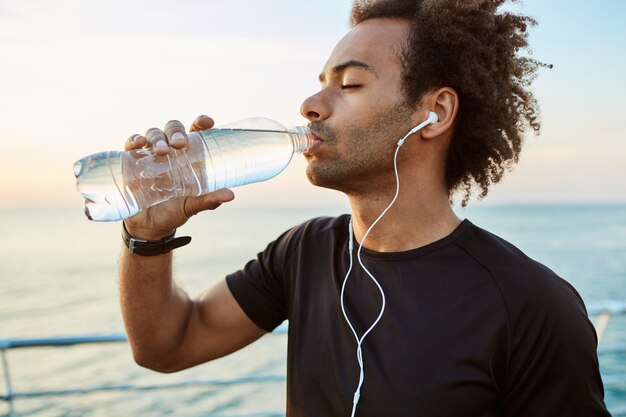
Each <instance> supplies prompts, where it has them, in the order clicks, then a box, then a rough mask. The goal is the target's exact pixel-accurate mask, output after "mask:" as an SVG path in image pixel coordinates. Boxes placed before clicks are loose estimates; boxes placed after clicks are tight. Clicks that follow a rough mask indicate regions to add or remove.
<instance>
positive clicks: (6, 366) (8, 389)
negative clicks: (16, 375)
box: [0, 348, 15, 416]
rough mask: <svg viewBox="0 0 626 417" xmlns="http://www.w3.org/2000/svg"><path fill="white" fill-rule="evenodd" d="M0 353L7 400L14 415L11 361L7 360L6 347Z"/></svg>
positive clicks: (10, 412) (10, 411) (11, 413)
mask: <svg viewBox="0 0 626 417" xmlns="http://www.w3.org/2000/svg"><path fill="white" fill-rule="evenodd" d="M0 355H1V356H2V369H3V370H4V385H5V386H6V394H5V397H6V400H7V403H8V404H9V415H10V416H12V415H14V413H15V409H14V408H13V386H12V385H11V373H10V370H9V361H8V360H7V351H6V349H4V348H2V349H0Z"/></svg>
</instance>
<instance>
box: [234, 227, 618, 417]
mask: <svg viewBox="0 0 626 417" xmlns="http://www.w3.org/2000/svg"><path fill="white" fill-rule="evenodd" d="M348 222H349V216H340V217H337V218H318V219H313V220H311V221H309V222H306V223H304V224H302V225H301V226H298V227H296V228H293V229H291V230H289V231H288V232H286V233H285V234H283V235H282V236H280V237H279V238H278V239H277V240H276V241H275V242H272V243H271V244H270V245H269V246H268V247H267V248H266V250H265V251H264V252H262V253H260V254H259V256H258V259H256V260H253V261H250V262H249V263H248V264H247V265H246V266H245V267H244V269H243V270H241V271H238V272H236V273H234V274H231V275H229V276H228V277H227V283H228V286H229V288H230V290H231V292H232V293H233V295H234V297H235V299H236V300H237V302H238V303H239V304H240V306H241V307H242V309H243V310H244V311H245V312H246V314H247V315H248V316H249V317H250V319H251V320H252V321H254V322H255V323H256V324H257V325H258V326H260V327H262V328H263V329H265V330H267V331H272V330H273V329H274V328H275V327H276V326H278V325H279V324H281V323H282V322H283V321H284V320H289V336H288V337H289V338H288V355H287V356H288V358H287V416H289V417H300V416H310V417H325V416H349V415H350V412H351V409H352V399H353V394H354V391H355V389H356V386H357V383H358V378H359V366H358V363H357V359H356V350H357V349H356V341H355V339H354V335H353V334H352V332H351V330H350V328H349V327H348V324H347V323H346V321H345V320H344V318H343V315H342V312H341V306H340V291H341V285H342V283H343V280H344V278H345V275H346V272H347V270H348V266H349V254H348V239H349V237H348V236H349V235H348ZM355 252H356V244H355ZM361 257H362V259H363V262H364V264H365V265H366V266H367V268H368V269H369V270H370V271H371V272H372V273H373V274H374V276H375V277H376V278H377V280H378V282H379V283H380V285H381V286H382V288H383V290H384V292H385V297H386V308H385V312H384V314H383V316H382V318H381V320H380V322H379V323H378V325H377V326H376V327H375V328H374V330H373V331H372V332H371V333H370V334H369V335H368V336H367V337H366V338H365V342H364V344H363V360H364V368H365V381H364V383H363V387H362V390H361V399H360V402H359V405H358V408H357V412H356V415H357V416H358V417H366V416H371V417H382V416H393V417H400V416H411V417H415V416H419V417H435V416H441V417H452V416H454V417H470V416H471V417H492V416H516V417H543V416H546V417H547V416H550V417H554V416H560V417H569V416H586V417H596V416H609V415H610V414H609V413H608V412H607V411H606V408H605V405H604V400H603V397H604V390H603V386H602V381H601V378H600V374H599V370H598V360H597V354H596V347H597V339H596V335H595V331H594V328H593V326H592V324H591V323H590V322H589V320H588V318H587V313H586V310H585V307H584V304H583V301H582V300H581V298H580V296H579V295H578V293H577V292H576V290H575V289H574V288H573V287H572V286H571V285H570V284H568V283H567V282H566V281H564V280H562V279H561V278H559V277H558V276H557V275H556V274H555V273H554V272H552V271H551V270H550V269H548V268H546V267H545V266H543V265H541V264H539V263H537V262H535V261H533V260H532V259H530V258H528V257H527V256H526V255H524V254H523V253H522V252H521V251H520V250H519V249H517V248H516V247H514V246H513V245H511V244H510V243H508V242H506V241H504V240H503V239H501V238H499V237H497V236H495V235H493V234H491V233H489V232H487V231H485V230H482V229H480V228H478V227H476V226H475V225H473V224H472V223H471V222H469V221H468V220H464V221H463V222H462V223H461V224H460V225H459V227H458V228H457V229H456V230H455V231H454V232H453V233H452V234H450V235H449V236H447V237H445V238H443V239H441V240H438V241H436V242H433V243H431V244H428V245H426V246H423V247H420V248H417V249H414V250H410V251H406V252H399V253H378V252H373V251H370V250H366V249H363V251H362V256H361ZM354 263H355V266H354V268H353V271H352V273H351V275H350V278H349V280H348V285H347V288H346V293H345V304H346V309H347V314H348V316H349V317H350V319H351V321H352V323H353V324H354V325H355V328H356V330H357V333H358V334H359V336H360V335H362V334H363V332H364V331H365V330H367V328H368V327H369V326H370V324H371V323H372V322H373V320H375V318H376V316H377V315H378V312H379V310H380V306H381V302H382V299H381V296H380V293H379V291H378V290H377V288H376V286H375V284H374V283H373V282H372V280H371V279H370V278H369V277H368V276H367V275H366V273H365V272H364V271H363V270H362V268H360V266H359V265H358V262H357V261H356V253H355V254H354Z"/></svg>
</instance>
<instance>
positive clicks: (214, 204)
mask: <svg viewBox="0 0 626 417" xmlns="http://www.w3.org/2000/svg"><path fill="white" fill-rule="evenodd" d="M234 198H235V194H234V193H233V192H232V191H231V190H229V189H228V188H222V189H219V190H217V191H213V192H212V193H208V194H205V195H202V196H199V197H190V198H187V199H185V203H184V204H185V206H184V211H185V216H187V217H191V216H194V215H196V214H198V213H200V212H201V211H205V210H215V209H216V208H218V207H219V206H221V205H222V203H227V202H229V201H232V200H233V199H234Z"/></svg>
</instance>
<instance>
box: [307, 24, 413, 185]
mask: <svg viewBox="0 0 626 417" xmlns="http://www.w3.org/2000/svg"><path fill="white" fill-rule="evenodd" d="M408 26H409V24H408V22H406V21H402V20H396V19H373V20H367V21H365V22H362V23H360V24H359V25H357V26H355V27H354V28H353V29H352V30H351V31H350V32H349V33H348V34H347V35H346V36H345V37H344V38H343V39H342V40H341V41H340V42H339V43H338V44H337V46H336V47H335V49H334V50H333V52H332V54H331V56H330V58H329V59H328V62H327V63H326V65H325V66H324V69H323V71H322V73H321V74H320V82H321V90H320V91H319V92H318V93H317V94H315V95H313V96H311V97H309V98H308V99H306V100H305V101H304V103H303V104H302V108H301V113H302V114H303V115H304V117H306V118H307V119H309V121H310V122H311V123H310V126H311V128H312V130H313V132H314V133H315V134H316V135H317V136H318V137H319V138H320V140H319V141H317V140H316V141H315V143H314V144H313V145H312V146H311V148H310V149H309V150H308V151H307V152H306V153H305V154H304V155H305V157H306V158H307V160H308V163H309V165H308V168H307V176H308V177H309V180H310V181H311V182H312V183H313V184H315V185H318V186H322V187H327V188H334V189H337V190H340V191H343V192H347V193H350V192H357V191H362V190H363V189H364V187H371V186H373V185H375V184H382V185H384V184H386V183H387V182H389V181H390V179H389V178H390V176H389V173H391V175H393V154H394V152H395V148H396V146H395V144H396V142H397V141H398V139H400V138H402V137H403V136H404V135H405V134H406V132H408V131H409V130H410V129H411V128H412V127H413V122H412V120H411V117H412V116H413V115H414V108H413V107H412V106H408V105H407V104H406V103H405V101H404V96H403V94H402V70H403V67H402V62H401V60H400V56H401V46H402V45H403V43H404V40H405V39H406V36H407V31H408ZM391 178H393V177H391Z"/></svg>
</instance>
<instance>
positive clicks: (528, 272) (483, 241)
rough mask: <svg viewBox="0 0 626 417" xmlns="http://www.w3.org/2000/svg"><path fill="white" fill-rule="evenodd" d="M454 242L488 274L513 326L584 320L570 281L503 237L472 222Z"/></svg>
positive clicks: (580, 305) (576, 294)
mask: <svg viewBox="0 0 626 417" xmlns="http://www.w3.org/2000/svg"><path fill="white" fill-rule="evenodd" d="M455 243H456V245H457V246H458V247H460V248H461V249H462V250H463V251H464V252H465V253H466V254H467V255H468V256H470V257H471V258H472V259H473V260H474V261H475V262H476V263H478V264H480V266H481V267H482V268H483V269H484V270H485V271H486V272H487V273H488V274H489V275H490V276H491V279H492V280H493V283H494V284H495V285H496V286H497V288H498V290H499V291H500V294H501V296H502V298H503V300H504V302H505V305H506V308H507V310H508V313H509V318H510V320H511V324H512V325H513V326H515V324H521V322H526V321H527V320H531V321H532V320H533V319H541V320H543V319H546V318H549V320H558V321H561V320H565V319H566V318H568V317H569V318H572V316H577V317H579V318H580V319H581V320H584V321H586V320H587V313H586V310H585V306H584V303H583V301H582V298H581V297H580V295H579V294H578V292H577V291H576V289H575V288H574V287H573V286H572V285H571V284H569V283H568V282H567V281H565V280H564V279H563V278H561V277H560V276H558V275H557V274H556V273H555V272H554V271H552V270H551V269H550V268H548V267H547V266H545V265H543V264H541V263H540V262H537V261H535V260H534V259H532V258H530V257H529V256H527V255H526V254H525V253H524V252H522V251H521V250H520V249H518V248H517V247H516V246H514V245H513V244H511V243H509V242H507V241H506V240H505V239H502V238H501V237H499V236H496V235H495V234H493V233H490V232H488V231H486V230H484V229H481V228H480V227H477V226H475V225H472V226H471V227H470V228H468V230H467V231H466V232H465V233H464V234H463V235H462V236H460V237H459V239H457V240H456V241H455Z"/></svg>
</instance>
